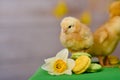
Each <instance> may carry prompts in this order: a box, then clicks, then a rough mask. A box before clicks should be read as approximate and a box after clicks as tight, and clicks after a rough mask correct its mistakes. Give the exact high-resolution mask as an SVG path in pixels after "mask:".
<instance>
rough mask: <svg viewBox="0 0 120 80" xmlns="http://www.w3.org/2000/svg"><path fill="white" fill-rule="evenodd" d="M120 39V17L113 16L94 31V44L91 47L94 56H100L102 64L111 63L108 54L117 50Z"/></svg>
mask: <svg viewBox="0 0 120 80" xmlns="http://www.w3.org/2000/svg"><path fill="white" fill-rule="evenodd" d="M119 40H120V17H119V16H116V17H113V18H111V19H110V20H109V21H108V22H106V23H105V24H104V25H102V26H101V27H99V28H98V29H97V30H96V31H95V33H94V44H93V46H92V48H91V49H90V50H91V51H92V52H89V53H91V54H92V55H93V56H97V57H98V58H99V61H100V64H101V65H103V66H105V65H109V60H108V56H109V55H110V54H112V52H113V51H114V50H115V48H116V46H117V44H118V43H119Z"/></svg>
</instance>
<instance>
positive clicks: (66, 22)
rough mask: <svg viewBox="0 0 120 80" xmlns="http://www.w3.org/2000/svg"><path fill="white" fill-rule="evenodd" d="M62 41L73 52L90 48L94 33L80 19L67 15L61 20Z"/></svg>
mask: <svg viewBox="0 0 120 80" xmlns="http://www.w3.org/2000/svg"><path fill="white" fill-rule="evenodd" d="M60 41H61V43H62V44H63V46H64V47H65V48H68V49H69V51H70V52H71V53H73V52H79V51H83V50H85V49H88V48H90V47H91V46H92V44H93V36H92V33H91V31H90V29H89V27H87V26H86V25H84V24H82V23H81V22H80V21H79V20H78V19H76V18H73V17H66V18H64V19H63V20H62V22H61V33H60Z"/></svg>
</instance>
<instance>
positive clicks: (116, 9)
mask: <svg viewBox="0 0 120 80" xmlns="http://www.w3.org/2000/svg"><path fill="white" fill-rule="evenodd" d="M109 14H110V17H111V18H112V17H114V16H120V1H114V2H112V3H111V4H110V8H109Z"/></svg>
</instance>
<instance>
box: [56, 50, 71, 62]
mask: <svg viewBox="0 0 120 80" xmlns="http://www.w3.org/2000/svg"><path fill="white" fill-rule="evenodd" d="M68 53H69V52H68V49H63V50H61V51H60V52H58V53H57V54H56V57H58V58H61V59H63V60H66V59H67V58H68Z"/></svg>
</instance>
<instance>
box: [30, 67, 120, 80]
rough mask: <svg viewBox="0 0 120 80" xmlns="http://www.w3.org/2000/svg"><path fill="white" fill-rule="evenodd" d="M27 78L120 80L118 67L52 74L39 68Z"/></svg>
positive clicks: (42, 79) (39, 79) (44, 79)
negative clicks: (79, 72) (77, 72)
mask: <svg viewBox="0 0 120 80" xmlns="http://www.w3.org/2000/svg"><path fill="white" fill-rule="evenodd" d="M29 80H120V68H117V67H115V68H103V70H102V71H100V72H95V73H83V74H79V75H76V74H72V75H60V76H52V75H49V74H48V73H47V72H46V71H44V70H42V69H41V68H39V69H38V70H37V71H36V73H35V74H34V75H33V76H32V77H30V78H29Z"/></svg>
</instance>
